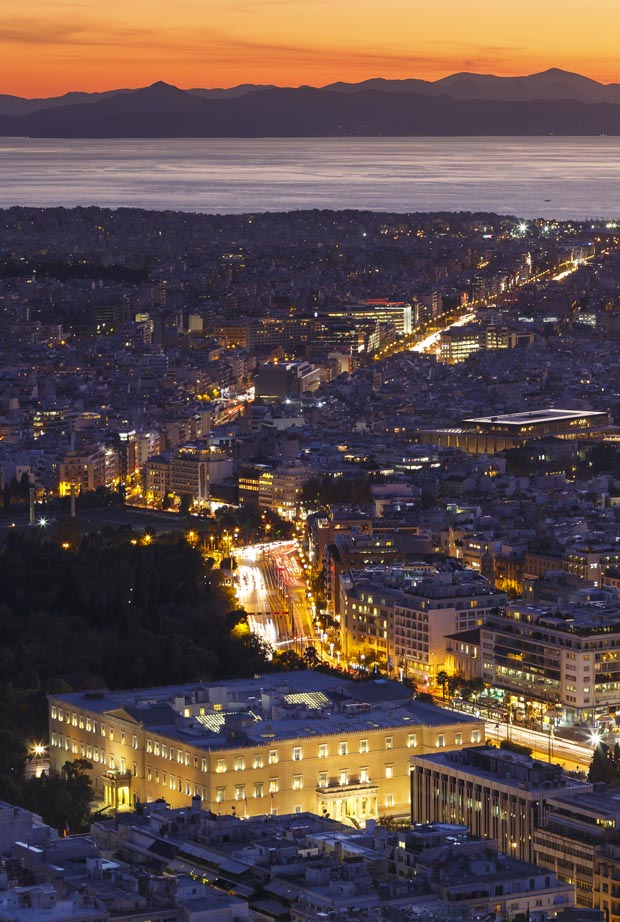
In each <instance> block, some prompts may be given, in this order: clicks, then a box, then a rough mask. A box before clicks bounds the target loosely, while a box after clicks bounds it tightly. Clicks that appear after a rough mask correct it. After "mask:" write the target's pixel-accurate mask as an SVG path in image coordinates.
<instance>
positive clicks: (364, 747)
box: [360, 740, 368, 752]
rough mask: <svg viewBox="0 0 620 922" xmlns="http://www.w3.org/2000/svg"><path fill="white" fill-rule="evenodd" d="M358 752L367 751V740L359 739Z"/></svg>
mask: <svg viewBox="0 0 620 922" xmlns="http://www.w3.org/2000/svg"><path fill="white" fill-rule="evenodd" d="M360 752H368V740H360Z"/></svg>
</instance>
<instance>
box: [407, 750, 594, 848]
mask: <svg viewBox="0 0 620 922" xmlns="http://www.w3.org/2000/svg"><path fill="white" fill-rule="evenodd" d="M591 789H592V786H591V785H589V784H587V783H586V782H583V781H576V780H575V779H573V778H569V777H567V776H566V775H565V774H564V771H563V770H562V768H561V766H560V765H553V764H547V763H545V762H539V761H538V760H537V759H532V758H530V757H529V756H525V755H520V754H518V753H514V752H508V751H505V750H502V749H495V748H492V747H486V746H477V747H474V748H470V749H462V750H460V751H456V752H445V753H444V752H435V753H426V754H420V755H418V754H414V755H412V758H411V822H412V823H436V822H439V823H458V824H462V825H466V826H469V828H470V830H471V832H472V833H473V834H474V835H478V836H482V837H483V838H486V839H495V840H496V841H497V842H498V844H499V848H500V851H502V852H504V853H505V854H506V855H509V856H510V857H511V858H518V859H519V860H521V861H529V862H533V861H534V832H535V830H536V829H538V828H539V826H541V825H542V824H543V821H544V817H545V809H546V803H547V800H548V799H549V798H550V797H554V796H558V795H561V794H565V795H567V794H570V795H571V796H572V795H573V794H576V793H579V792H581V791H588V790H591Z"/></svg>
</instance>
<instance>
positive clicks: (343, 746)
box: [338, 743, 349, 756]
mask: <svg viewBox="0 0 620 922" xmlns="http://www.w3.org/2000/svg"><path fill="white" fill-rule="evenodd" d="M348 753H349V744H348V743H338V755H339V756H346V755H348Z"/></svg>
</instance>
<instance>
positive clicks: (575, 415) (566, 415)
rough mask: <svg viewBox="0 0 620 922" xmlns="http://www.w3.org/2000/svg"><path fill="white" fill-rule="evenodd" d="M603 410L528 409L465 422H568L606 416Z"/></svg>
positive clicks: (509, 424) (482, 423) (515, 423)
mask: <svg viewBox="0 0 620 922" xmlns="http://www.w3.org/2000/svg"><path fill="white" fill-rule="evenodd" d="M606 415H607V414H606V413H605V412H604V411H602V410H558V409H555V408H554V409H549V410H526V411H524V412H522V413H505V414H502V415H499V416H478V417H476V418H475V419H465V420H463V422H464V423H471V424H472V425H490V424H492V423H496V424H497V425H500V426H527V425H530V424H533V423H539V424H543V423H556V422H567V421H569V420H571V419H585V418H592V417H597V416H601V417H602V416H606Z"/></svg>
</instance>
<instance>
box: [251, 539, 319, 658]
mask: <svg viewBox="0 0 620 922" xmlns="http://www.w3.org/2000/svg"><path fill="white" fill-rule="evenodd" d="M235 557H236V561H237V569H236V570H235V593H236V596H237V600H238V602H239V604H240V606H241V607H242V608H243V609H245V611H246V612H247V613H248V626H249V628H250V630H251V631H252V632H253V633H254V634H256V635H257V636H258V637H260V638H261V640H263V641H264V642H265V643H267V644H269V645H270V646H271V647H272V648H273V649H278V648H283V647H284V648H286V647H287V646H298V647H299V648H300V649H299V651H298V652H301V650H303V648H304V647H306V646H308V645H311V644H314V643H315V642H318V637H317V634H316V630H315V627H314V612H313V609H312V604H311V602H310V601H309V600H308V589H307V586H306V582H305V579H304V572H303V569H302V567H301V565H300V562H299V557H298V554H297V546H296V544H295V542H293V541H285V542H282V541H278V542H271V543H265V544H260V545H251V546H248V547H244V548H240V549H238V550H237V551H236V552H235Z"/></svg>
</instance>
